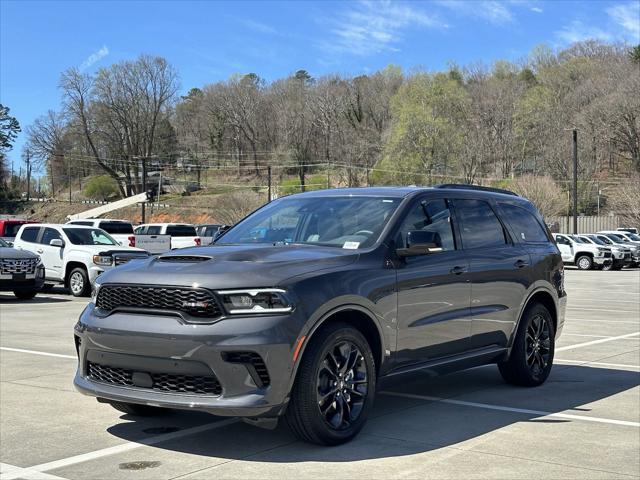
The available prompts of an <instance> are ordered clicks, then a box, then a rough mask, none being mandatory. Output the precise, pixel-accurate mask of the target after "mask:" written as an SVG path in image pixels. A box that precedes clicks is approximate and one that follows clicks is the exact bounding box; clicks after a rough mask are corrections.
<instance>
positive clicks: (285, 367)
mask: <svg viewBox="0 0 640 480" xmlns="http://www.w3.org/2000/svg"><path fill="white" fill-rule="evenodd" d="M92 309H93V304H92V303H90V304H89V305H88V306H87V308H85V310H84V312H83V313H82V315H81V317H80V320H79V322H78V323H77V324H76V327H75V336H76V346H77V350H78V356H79V362H78V369H77V372H76V376H75V379H74V385H75V387H76V389H77V390H79V391H80V392H81V393H83V394H85V395H91V396H94V397H98V398H101V399H105V400H110V401H119V402H127V403H137V404H145V405H152V406H159V407H166V408H176V409H188V410H201V411H206V412H208V413H212V414H215V415H222V416H242V417H275V416H278V415H280V414H282V413H283V412H284V410H285V408H286V405H287V402H288V397H289V390H290V387H291V384H292V377H293V372H294V367H293V361H292V356H293V353H292V352H293V350H294V345H295V342H296V339H297V332H296V331H295V329H294V328H292V325H294V324H297V322H295V321H292V319H291V318H290V316H260V317H250V318H236V317H234V318H226V319H222V320H219V321H217V322H215V323H213V324H204V325H203V324H199V325H195V324H185V323H184V322H182V320H181V319H180V318H178V317H173V316H158V315H143V314H135V313H113V314H111V315H109V316H108V317H97V316H94V315H93V314H92ZM229 352H235V353H238V352H253V353H255V354H258V355H259V356H260V358H261V359H262V361H263V363H264V366H265V367H266V371H267V372H268V378H269V382H268V385H264V384H262V383H261V382H260V381H259V380H258V379H256V375H255V373H256V372H255V370H252V369H251V366H250V365H249V364H247V363H232V362H231V361H230V360H229V358H230V357H229V355H228V353H229ZM90 361H91V362H98V363H101V364H109V363H111V364H113V365H109V366H110V367H116V368H124V369H126V370H127V371H134V372H136V374H137V375H140V374H142V375H146V374H149V375H150V376H152V377H153V378H156V377H155V375H156V374H163V375H168V374H171V375H187V376H189V377H188V378H194V377H193V376H194V375H203V369H204V370H206V372H208V374H209V375H211V376H215V378H216V379H217V381H218V382H219V385H220V387H221V391H220V392H219V394H211V393H207V394H202V393H197V394H194V393H184V392H180V391H170V392H167V391H158V390H156V389H155V384H154V385H153V387H151V386H150V385H146V386H140V385H139V384H138V385H137V386H136V385H116V384H113V383H105V382H103V381H100V380H96V378H94V377H92V376H91V374H90V372H89V362H90ZM171 378H174V379H175V378H184V377H171Z"/></svg>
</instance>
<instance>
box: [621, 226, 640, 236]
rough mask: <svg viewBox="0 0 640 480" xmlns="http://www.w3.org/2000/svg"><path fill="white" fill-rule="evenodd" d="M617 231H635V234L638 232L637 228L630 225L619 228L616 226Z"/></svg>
mask: <svg viewBox="0 0 640 480" xmlns="http://www.w3.org/2000/svg"><path fill="white" fill-rule="evenodd" d="M616 231H617V232H629V233H635V234H636V235H638V234H639V232H638V229H637V228H632V227H621V228H616Z"/></svg>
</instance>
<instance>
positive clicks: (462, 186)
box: [433, 183, 520, 197]
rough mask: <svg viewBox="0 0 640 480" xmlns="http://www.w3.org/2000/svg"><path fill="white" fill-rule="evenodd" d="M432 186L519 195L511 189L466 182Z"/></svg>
mask: <svg viewBox="0 0 640 480" xmlns="http://www.w3.org/2000/svg"><path fill="white" fill-rule="evenodd" d="M433 188H453V189H459V190H481V191H483V192H493V193H503V194H505V195H514V196H516V197H519V196H520V195H518V194H517V193H515V192H512V191H511V190H505V189H503V188H493V187H483V186H481V185H470V184H468V183H442V184H440V185H435V186H434V187H433Z"/></svg>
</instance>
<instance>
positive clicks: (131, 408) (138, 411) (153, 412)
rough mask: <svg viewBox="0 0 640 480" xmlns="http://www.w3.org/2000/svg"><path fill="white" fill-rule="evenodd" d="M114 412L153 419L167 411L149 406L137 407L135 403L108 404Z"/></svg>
mask: <svg viewBox="0 0 640 480" xmlns="http://www.w3.org/2000/svg"><path fill="white" fill-rule="evenodd" d="M109 404H110V405H111V406H112V407H113V408H115V409H116V410H118V411H120V412H122V413H126V414H129V415H135V416H138V417H154V416H158V415H165V414H166V413H167V412H168V411H169V410H168V409H166V408H159V407H150V406H149V405H139V404H137V403H124V402H109Z"/></svg>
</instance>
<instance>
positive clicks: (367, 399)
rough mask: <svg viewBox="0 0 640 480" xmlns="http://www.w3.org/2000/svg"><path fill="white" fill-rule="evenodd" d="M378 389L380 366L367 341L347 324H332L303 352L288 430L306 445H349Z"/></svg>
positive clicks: (294, 389) (288, 412) (291, 405)
mask: <svg viewBox="0 0 640 480" xmlns="http://www.w3.org/2000/svg"><path fill="white" fill-rule="evenodd" d="M375 389H376V369H375V360H374V358H373V353H372V352H371V347H370V346H369V343H368V342H367V340H366V339H365V338H364V336H363V335H362V333H360V332H359V331H358V330H356V329H355V328H353V327H351V326H349V325H347V324H344V323H336V324H329V325H327V326H326V327H322V328H321V329H320V330H319V331H318V332H316V334H315V335H314V336H313V337H312V338H311V340H310V342H309V345H308V346H307V349H306V351H305V352H304V356H303V358H302V360H301V362H300V366H299V368H298V373H297V376H296V381H295V384H294V386H293V390H292V392H291V400H290V402H289V406H288V408H287V413H286V421H287V424H288V425H289V428H291V430H292V431H293V433H294V434H295V435H296V436H297V437H298V438H300V439H301V440H304V441H307V442H311V443H317V444H319V445H339V444H342V443H345V442H348V441H349V440H351V439H352V438H353V437H355V436H356V435H357V434H358V432H359V431H360V430H361V429H362V427H363V426H364V424H365V422H366V420H367V416H368V415H369V412H370V410H371V407H372V405H373V399H374V395H375Z"/></svg>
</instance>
